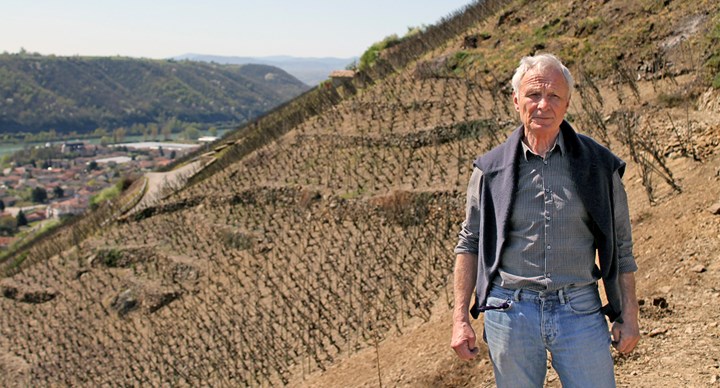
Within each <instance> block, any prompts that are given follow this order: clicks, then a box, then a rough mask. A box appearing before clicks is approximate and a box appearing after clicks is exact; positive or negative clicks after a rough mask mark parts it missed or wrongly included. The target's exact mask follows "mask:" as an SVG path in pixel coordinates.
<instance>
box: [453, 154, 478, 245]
mask: <svg viewBox="0 0 720 388" xmlns="http://www.w3.org/2000/svg"><path fill="white" fill-rule="evenodd" d="M482 176H483V173H482V171H481V170H480V169H479V168H477V167H475V168H474V169H473V172H472V175H471V176H470V183H468V189H467V200H466V204H465V221H463V223H462V228H461V229H460V233H459V234H458V237H459V239H458V243H457V245H456V246H455V253H456V254H457V253H472V254H476V255H477V254H478V242H479V239H480V183H481V181H482Z"/></svg>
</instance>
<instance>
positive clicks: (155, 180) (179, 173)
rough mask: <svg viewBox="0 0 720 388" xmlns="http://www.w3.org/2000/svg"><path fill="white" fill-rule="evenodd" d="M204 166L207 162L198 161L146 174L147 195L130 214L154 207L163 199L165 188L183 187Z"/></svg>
mask: <svg viewBox="0 0 720 388" xmlns="http://www.w3.org/2000/svg"><path fill="white" fill-rule="evenodd" d="M204 165H205V161H203V160H196V161H194V162H192V163H188V164H186V165H184V166H182V167H180V168H178V169H175V170H172V171H168V172H149V173H147V174H145V177H146V178H147V180H148V183H147V185H148V186H147V190H145V195H144V196H143V198H142V199H141V200H140V201H139V202H138V204H137V205H135V208H133V209H132V210H130V213H133V212H136V211H139V210H142V209H145V208H147V207H149V206H152V205H154V204H155V203H156V202H158V201H159V200H160V199H161V197H162V195H163V189H164V188H165V187H177V186H181V185H183V184H184V183H185V181H187V179H188V178H189V177H191V176H192V175H194V174H195V173H196V172H198V171H200V170H201V169H202V167H203V166H204Z"/></svg>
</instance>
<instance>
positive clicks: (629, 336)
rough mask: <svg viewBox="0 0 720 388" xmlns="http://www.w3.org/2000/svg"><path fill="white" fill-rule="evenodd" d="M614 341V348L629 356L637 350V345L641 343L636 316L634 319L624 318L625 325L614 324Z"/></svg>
mask: <svg viewBox="0 0 720 388" xmlns="http://www.w3.org/2000/svg"><path fill="white" fill-rule="evenodd" d="M623 315H625V314H623ZM627 315H631V314H627ZM612 341H613V347H615V349H617V351H618V352H620V353H623V354H627V353H630V352H632V350H633V349H635V345H637V343H638V342H639V341H640V327H639V325H638V319H637V315H636V314H635V316H634V317H631V316H629V317H627V318H626V317H623V323H619V322H617V321H616V322H615V323H613V325H612Z"/></svg>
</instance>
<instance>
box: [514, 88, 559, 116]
mask: <svg viewBox="0 0 720 388" xmlns="http://www.w3.org/2000/svg"><path fill="white" fill-rule="evenodd" d="M568 101H569V100H568ZM513 104H514V105H515V111H516V112H520V104H519V103H518V95H517V92H513ZM568 104H570V103H569V102H568ZM568 106H569V105H568Z"/></svg>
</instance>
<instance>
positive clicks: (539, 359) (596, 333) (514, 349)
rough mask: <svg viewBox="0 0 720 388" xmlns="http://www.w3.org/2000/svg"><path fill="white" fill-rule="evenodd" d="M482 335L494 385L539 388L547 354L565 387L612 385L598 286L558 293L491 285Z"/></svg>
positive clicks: (544, 371) (606, 337) (544, 372)
mask: <svg viewBox="0 0 720 388" xmlns="http://www.w3.org/2000/svg"><path fill="white" fill-rule="evenodd" d="M506 301H507V302H509V304H510V307H508V308H506V309H502V310H489V311H486V312H485V333H484V338H485V340H486V341H487V344H488V348H489V350H490V358H491V359H492V362H493V368H494V370H495V382H496V383H497V386H498V387H501V388H502V387H513V388H516V387H542V386H543V384H544V381H545V374H546V372H547V361H546V360H547V351H549V352H550V354H551V355H552V366H553V368H554V369H555V371H556V372H557V373H558V375H559V376H560V381H561V382H562V385H563V387H564V388H572V387H615V374H614V371H613V359H612V355H611V354H610V331H609V330H608V325H607V322H606V321H605V316H604V315H603V314H602V312H600V307H601V301H600V295H599V294H598V290H597V285H595V284H592V285H589V286H584V287H578V288H568V289H563V290H559V291H531V290H509V289H506V288H502V287H499V286H493V287H492V289H491V290H490V294H489V296H488V300H487V305H488V306H500V305H501V304H502V303H503V302H506Z"/></svg>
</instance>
